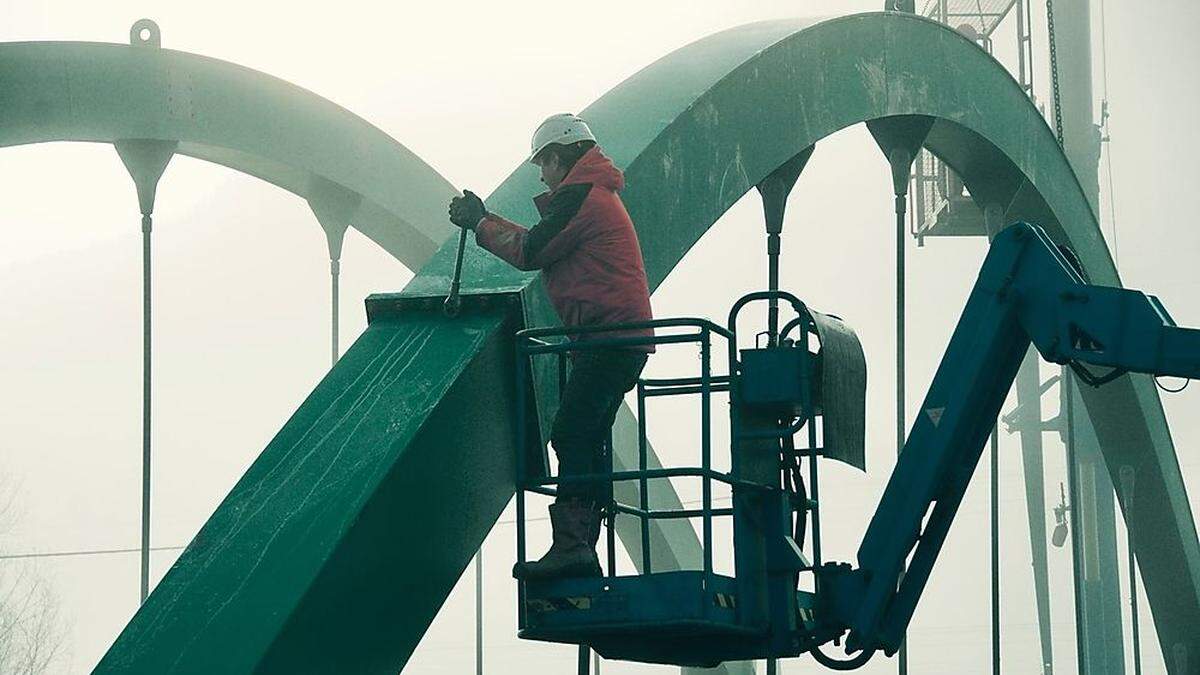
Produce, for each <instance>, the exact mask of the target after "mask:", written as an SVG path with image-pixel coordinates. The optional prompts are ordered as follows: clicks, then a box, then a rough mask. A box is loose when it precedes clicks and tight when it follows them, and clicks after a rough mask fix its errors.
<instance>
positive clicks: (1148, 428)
mask: <svg viewBox="0 0 1200 675" xmlns="http://www.w3.org/2000/svg"><path fill="white" fill-rule="evenodd" d="M730 63H736V65H735V66H733V67H732V68H729V64H730ZM697 93H698V95H697ZM582 115H583V116H584V117H585V118H586V119H588V120H589V123H590V124H591V125H592V127H593V129H594V130H595V131H596V132H597V136H598V138H599V140H600V142H601V144H602V145H603V147H604V148H605V149H606V151H607V152H608V153H609V154H610V155H611V156H612V157H613V158H614V160H615V161H616V162H617V164H618V165H620V166H623V167H624V169H625V173H626V180H627V185H628V188H627V189H626V191H625V192H624V193H623V195H622V196H623V199H624V200H625V203H626V206H627V207H628V209H629V211H630V214H631V215H632V217H633V219H634V222H635V223H637V224H638V233H639V237H640V239H641V242H642V248H643V254H644V256H645V260H646V267H647V273H648V275H649V277H650V284H651V287H652V289H653V288H654V287H656V286H657V285H658V284H659V283H661V281H662V280H663V279H665V278H666V276H667V275H668V274H669V273H670V271H671V270H672V269H673V268H674V267H675V265H676V264H678V263H679V262H680V261H681V260H682V259H683V257H684V255H685V254H686V253H687V251H688V250H689V249H690V248H691V247H692V245H694V244H695V243H696V242H697V241H698V240H699V239H700V237H701V236H703V234H704V233H705V232H706V231H707V230H708V229H709V227H710V226H711V225H712V224H713V223H715V222H716V220H717V219H718V218H719V217H720V216H721V215H722V214H723V213H724V212H725V211H726V210H727V209H728V208H730V207H731V206H732V205H733V204H734V203H735V202H736V201H737V200H738V199H739V198H741V197H742V196H743V195H744V194H745V193H746V192H748V191H749V190H750V189H752V188H753V186H754V185H755V184H756V183H758V182H759V181H761V180H762V179H763V178H765V177H766V176H767V175H768V174H770V173H771V172H772V171H773V170H774V169H775V168H776V167H778V166H780V165H781V164H783V163H784V162H785V161H787V160H788V159H789V158H791V157H792V156H794V155H796V154H797V153H799V152H801V151H802V150H804V149H806V148H808V147H810V146H812V145H814V144H816V143H818V142H819V141H820V140H821V139H822V138H825V137H826V136H828V135H830V134H832V133H835V132H836V131H838V130H840V129H844V128H846V127H849V126H852V125H854V124H858V123H867V124H868V125H869V126H871V128H872V132H874V134H875V135H876V138H877V139H878V140H880V142H881V144H883V145H887V143H888V142H889V141H891V142H893V143H897V144H900V145H905V144H913V145H914V147H915V146H916V145H924V147H926V148H928V149H929V150H930V151H932V152H933V153H934V154H936V155H937V156H938V157H940V158H941V159H942V160H944V161H945V162H946V163H947V164H948V165H950V166H951V167H952V168H953V169H954V170H955V171H956V172H957V173H958V174H959V175H960V176H961V177H962V179H963V182H964V183H965V185H966V186H967V188H968V190H969V191H970V193H971V195H972V197H973V198H974V199H975V200H976V201H977V203H978V204H979V206H980V207H981V208H983V207H987V206H989V205H997V206H998V207H999V208H1000V209H1001V212H1002V213H1003V214H1004V219H1005V222H1006V223H1007V222H1012V221H1014V220H1026V221H1029V222H1034V223H1037V224H1039V225H1041V226H1042V227H1044V228H1045V229H1046V230H1047V232H1049V233H1050V234H1051V236H1052V237H1053V238H1054V239H1055V241H1057V242H1060V243H1065V244H1067V245H1069V246H1070V247H1071V248H1072V249H1073V250H1074V251H1075V252H1076V254H1077V255H1078V257H1079V259H1080V261H1081V262H1082V264H1083V267H1084V269H1085V271H1086V273H1087V275H1088V276H1089V278H1090V280H1091V281H1092V283H1097V284H1102V285H1114V286H1115V285H1120V281H1119V279H1118V277H1117V274H1116V270H1115V267H1114V265H1113V263H1112V260H1111V258H1110V256H1109V253H1108V249H1107V246H1106V244H1105V242H1104V239H1103V235H1102V234H1101V231H1100V229H1099V226H1098V223H1097V219H1096V216H1095V214H1094V212H1093V210H1092V208H1091V207H1090V205H1089V204H1088V201H1087V199H1086V197H1085V195H1084V193H1083V191H1082V189H1081V188H1080V185H1079V183H1078V181H1077V179H1076V177H1075V174H1074V172H1073V171H1072V170H1071V168H1070V166H1069V164H1068V162H1067V160H1066V158H1065V156H1064V155H1063V153H1062V151H1061V150H1060V148H1059V146H1058V144H1057V142H1056V141H1055V138H1054V136H1053V133H1052V132H1051V130H1050V129H1049V128H1048V127H1047V125H1046V123H1045V121H1044V119H1043V118H1042V116H1041V114H1040V113H1039V112H1038V111H1037V110H1036V108H1035V107H1034V106H1033V105H1032V103H1031V102H1030V101H1029V99H1028V98H1027V97H1026V96H1025V94H1024V93H1023V91H1022V90H1021V89H1020V87H1019V85H1018V84H1017V83H1016V82H1015V81H1014V80H1013V79H1012V77H1011V76H1010V75H1009V74H1008V73H1007V71H1006V70H1005V69H1004V68H1003V67H1002V66H1001V65H1000V64H999V63H997V62H996V61H995V60H994V59H993V58H992V57H991V56H989V55H988V54H986V53H985V52H984V51H983V50H982V49H980V48H979V47H978V46H977V45H975V44H973V43H971V42H970V41H968V40H966V39H965V38H964V37H962V36H961V35H959V34H958V33H956V32H954V31H952V30H949V29H947V28H945V27H944V26H941V25H939V24H936V23H934V22H931V21H927V20H924V19H921V18H918V17H913V16H910V15H902V14H901V15H897V14H884V13H879V14H862V15H853V16H849V17H844V18H838V19H832V20H828V21H824V22H821V23H817V24H815V25H807V24H806V23H805V22H798V21H783V22H769V23H762V24H752V25H749V26H743V27H741V28H736V29H732V30H729V31H725V32H723V33H719V34H716V35H714V36H711V37H709V38H705V39H703V40H700V41H699V42H696V43H693V44H691V45H688V46H686V47H684V48H682V49H680V50H678V51H677V52H674V53H672V54H670V55H668V56H666V57H664V58H663V59H661V60H660V61H658V62H656V63H654V64H653V65H651V66H649V67H647V68H645V69H644V70H642V71H641V72H639V73H637V74H636V75H634V76H633V77H631V78H630V79H629V80H627V81H625V82H624V83H622V84H621V85H619V86H618V87H616V88H615V89H613V90H612V91H610V92H608V93H607V94H606V95H605V96H604V97H602V98H601V99H599V100H598V101H596V102H595V103H593V104H592V105H591V106H590V107H589V108H587V109H586V110H584V111H583V113H582ZM925 129H927V130H928V132H927V134H926V135H925V136H923V137H922V136H921V135H920V132H921V131H924V130H925ZM816 156H817V161H819V157H820V150H819V148H818V149H817V152H816ZM535 180H536V177H535V176H534V175H533V174H532V172H530V171H529V169H527V168H524V167H522V168H520V169H518V170H517V171H516V172H515V173H514V174H513V175H512V176H510V178H509V179H508V180H507V181H506V182H505V183H504V184H502V185H501V186H500V187H499V188H498V190H497V191H496V193H495V194H494V195H492V196H491V198H489V200H488V203H489V207H491V208H493V209H495V210H497V211H498V212H501V213H509V214H512V215H515V216H517V217H526V218H528V217H531V216H532V214H531V213H529V210H528V206H527V205H526V202H527V198H528V196H529V195H531V194H534V193H535V192H536V191H537V189H536V184H535V182H534V181H535ZM889 235H890V231H889ZM446 253H448V251H447V250H446V249H443V250H441V251H439V253H438V254H437V255H436V256H435V260H434V261H433V262H432V263H431V265H430V266H429V267H428V268H427V269H428V270H429V271H430V272H431V273H433V275H434V276H435V277H436V276H438V269H439V268H440V267H441V265H440V264H439V261H440V260H443V259H444V258H445V255H446ZM475 265H477V266H478V267H479V268H482V269H480V270H479V271H480V272H481V274H480V277H479V278H481V279H486V278H489V276H490V275H489V274H488V273H487V272H486V271H485V270H488V269H489V268H491V269H490V271H491V272H492V273H494V274H495V275H496V276H495V277H492V279H496V278H497V277H503V276H504V271H503V270H500V269H496V268H494V267H493V266H494V263H493V262H491V261H488V260H487V259H486V258H482V259H479V260H476V261H475ZM421 288H422V279H421V278H420V275H418V278H417V279H415V280H414V282H413V284H412V285H411V286H410V288H409V289H406V291H408V290H412V291H415V292H420V291H421ZM481 290H482V289H481ZM539 319H541V320H545V321H549V320H551V319H552V317H549V316H544V317H539ZM1082 396H1083V399H1084V402H1085V404H1086V407H1087V411H1088V413H1089V416H1090V418H1091V420H1092V421H1093V423H1094V426H1095V430H1096V434H1097V437H1098V438H1099V441H1100V447H1101V449H1102V452H1103V455H1104V458H1105V462H1106V464H1107V466H1108V469H1109V471H1110V473H1111V474H1112V476H1113V481H1114V484H1120V483H1119V482H1118V481H1117V479H1118V472H1119V471H1120V469H1121V467H1123V466H1129V467H1132V468H1133V469H1134V471H1135V472H1136V475H1137V481H1138V486H1139V488H1138V490H1137V492H1136V497H1135V501H1134V503H1132V504H1128V503H1124V502H1123V501H1122V504H1121V506H1122V510H1123V512H1124V515H1125V518H1126V522H1127V524H1128V526H1129V528H1130V529H1131V530H1132V531H1133V532H1134V533H1136V537H1135V550H1136V554H1137V557H1138V563H1139V566H1140V569H1141V574H1142V578H1143V581H1144V584H1145V587H1146V592H1147V595H1148V598H1149V601H1150V604H1151V607H1152V609H1153V613H1154V617H1155V624H1156V629H1157V632H1158V637H1159V640H1160V643H1161V646H1162V650H1163V655H1164V658H1165V659H1166V660H1167V662H1168V663H1172V664H1174V663H1175V662H1176V661H1177V659H1178V655H1179V654H1180V653H1181V652H1183V653H1186V654H1188V655H1189V656H1191V657H1192V658H1195V656H1196V655H1200V633H1197V632H1196V631H1195V630H1194V629H1193V628H1192V627H1193V626H1195V625H1197V622H1198V621H1200V546H1198V544H1197V538H1196V529H1195V524H1194V520H1193V516H1192V513H1191V510H1190V507H1189V505H1188V502H1187V497H1186V492H1185V488H1184V485H1183V481H1182V477H1181V475H1180V472H1179V467H1178V460H1177V458H1176V455H1175V451H1174V447H1173V445H1172V442H1171V438H1170V433H1169V430H1168V428H1167V423H1166V418H1165V416H1164V413H1163V410H1162V406H1161V403H1160V401H1159V399H1158V394H1157V391H1156V390H1155V387H1154V385H1153V382H1152V380H1151V378H1149V377H1146V376H1124V377H1122V378H1120V379H1119V380H1117V381H1116V382H1114V383H1112V384H1110V385H1108V386H1106V387H1103V388H1100V389H1091V388H1085V390H1084V391H1083V392H1082ZM1143 485H1144V486H1146V489H1145V490H1143V489H1142V486H1143Z"/></svg>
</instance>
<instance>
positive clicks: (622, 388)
mask: <svg viewBox="0 0 1200 675" xmlns="http://www.w3.org/2000/svg"><path fill="white" fill-rule="evenodd" d="M646 357H647V354H646V353H645V352H640V351H634V350H630V349H598V350H587V351H580V352H576V353H575V354H574V357H573V358H572V359H571V370H570V373H569V374H568V376H567V385H566V388H565V389H564V390H563V396H562V402H561V403H560V405H559V407H558V414H557V415H555V416H554V427H553V428H552V429H551V432H550V444H551V445H553V446H554V452H555V454H556V455H558V475H559V476H579V475H582V474H588V473H604V472H607V471H608V466H607V463H606V462H603V461H601V460H602V459H603V458H604V443H605V441H607V440H608V434H609V432H610V431H611V430H612V425H613V422H614V421H615V420H616V417H617V411H618V410H620V408H621V401H622V400H623V397H624V394H625V392H627V391H629V390H630V389H633V388H634V387H635V386H636V385H637V381H638V377H639V376H640V375H641V373H642V368H643V367H644V366H645V365H646ZM608 495H609V488H608V485H607V484H601V483H597V484H595V485H587V484H583V483H564V484H561V485H559V486H558V499H559V500H565V499H574V500H579V501H584V502H592V503H594V504H597V505H602V504H603V503H605V502H606V501H607V499H608Z"/></svg>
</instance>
